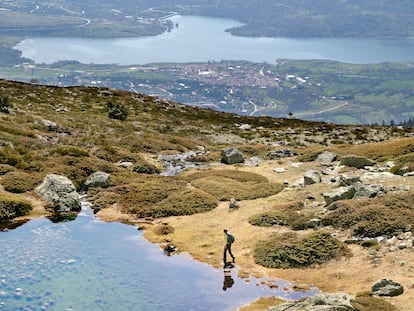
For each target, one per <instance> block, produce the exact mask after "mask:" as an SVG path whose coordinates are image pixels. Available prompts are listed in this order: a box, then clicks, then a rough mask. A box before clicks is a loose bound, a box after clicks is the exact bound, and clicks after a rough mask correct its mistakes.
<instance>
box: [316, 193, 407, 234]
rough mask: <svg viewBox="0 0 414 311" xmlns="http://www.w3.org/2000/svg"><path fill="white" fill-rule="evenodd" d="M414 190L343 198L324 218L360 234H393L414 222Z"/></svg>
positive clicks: (329, 223)
mask: <svg viewBox="0 0 414 311" xmlns="http://www.w3.org/2000/svg"><path fill="white" fill-rule="evenodd" d="M413 195H414V193H412V192H411V193H402V194H398V195H388V196H383V197H381V198H375V199H364V200H358V201H343V202H342V204H341V206H340V207H339V208H337V209H336V210H334V211H332V212H330V213H329V214H327V215H326V216H325V217H324V218H323V224H324V225H332V226H334V227H335V228H341V229H351V230H352V231H353V234H354V235H357V236H360V237H370V238H374V237H378V236H389V237H391V236H393V235H395V234H398V233H399V232H402V231H405V230H407V228H410V227H412V226H413V225H414V202H413V199H412V198H413Z"/></svg>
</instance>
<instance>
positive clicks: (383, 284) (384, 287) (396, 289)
mask: <svg viewBox="0 0 414 311" xmlns="http://www.w3.org/2000/svg"><path fill="white" fill-rule="evenodd" d="M371 291H372V293H373V294H374V295H377V296H390V297H392V296H398V295H401V294H402V293H403V292H404V287H403V286H402V285H401V284H400V283H397V282H395V281H392V280H388V279H381V280H379V281H377V282H375V283H374V285H372V288H371Z"/></svg>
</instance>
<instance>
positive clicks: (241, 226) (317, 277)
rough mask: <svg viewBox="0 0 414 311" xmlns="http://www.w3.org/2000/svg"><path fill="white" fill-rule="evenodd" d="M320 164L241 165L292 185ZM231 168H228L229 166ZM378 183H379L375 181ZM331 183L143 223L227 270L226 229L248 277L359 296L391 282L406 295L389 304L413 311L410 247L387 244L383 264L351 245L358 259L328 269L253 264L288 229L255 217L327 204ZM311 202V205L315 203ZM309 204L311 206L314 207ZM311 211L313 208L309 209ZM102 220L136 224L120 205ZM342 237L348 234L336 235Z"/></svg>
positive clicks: (401, 181)
mask: <svg viewBox="0 0 414 311" xmlns="http://www.w3.org/2000/svg"><path fill="white" fill-rule="evenodd" d="M318 165H319V164H317V163H306V164H302V165H297V164H295V163H294V162H288V161H284V162H282V163H281V162H280V161H279V162H276V161H268V162H262V163H261V164H260V166H259V167H247V166H246V167H242V168H240V167H239V168H238V169H243V170H246V171H252V172H256V173H259V174H262V175H264V176H266V177H268V178H269V179H270V180H272V181H279V182H283V181H288V182H289V185H291V184H292V183H293V182H294V181H296V180H298V179H299V178H302V176H303V173H304V172H305V171H306V170H308V169H310V168H320V167H318ZM275 167H285V168H286V169H287V172H285V173H275V172H274V168H275ZM226 168H228V167H226ZM373 182H374V181H373ZM375 182H381V183H383V184H388V185H391V184H392V185H394V186H400V187H405V186H407V185H410V186H411V187H412V188H413V189H414V177H406V178H403V177H401V178H396V179H393V180H392V181H390V180H382V181H375ZM332 187H333V186H332V185H326V184H317V185H311V186H306V187H302V188H299V189H288V190H284V191H283V192H281V193H279V194H278V195H275V196H272V197H268V198H265V199H257V200H251V201H241V202H239V204H240V208H239V209H238V210H236V211H229V209H228V203H227V202H222V203H220V205H219V206H218V207H217V208H216V209H214V210H212V211H210V212H208V213H202V214H196V215H192V216H180V217H169V218H164V219H160V220H156V221H155V222H154V224H153V225H149V224H146V225H144V226H142V225H141V227H143V228H144V229H146V230H145V237H146V238H147V239H148V240H149V241H151V242H154V243H159V244H160V246H161V247H164V246H165V245H166V244H173V245H174V246H177V247H178V249H179V250H180V251H183V252H188V253H189V254H190V255H191V256H192V257H193V258H194V259H195V260H199V261H202V262H205V263H208V264H210V265H212V266H214V267H221V266H222V264H223V263H222V252H223V228H227V229H228V230H229V231H230V232H232V233H233V234H234V235H235V236H236V242H235V244H234V246H233V253H234V255H235V256H236V265H237V267H238V269H239V275H240V276H242V277H248V276H250V275H253V276H256V277H269V278H281V279H285V280H288V281H290V282H292V283H294V285H298V286H306V285H313V286H316V287H318V288H320V289H321V291H323V292H328V293H334V292H343V293H347V294H350V295H352V296H355V295H356V294H357V293H358V292H363V291H369V290H370V289H371V286H372V284H373V283H374V282H375V281H377V280H379V279H382V278H388V279H392V280H394V281H397V282H399V283H401V284H402V285H403V286H404V290H405V292H404V294H403V295H401V296H398V297H394V298H388V301H390V302H391V303H393V304H394V305H395V306H397V307H398V310H401V311H409V310H413V306H414V250H413V249H405V250H398V251H396V252H389V251H388V248H386V247H385V246H383V247H381V250H380V251H379V255H378V256H377V257H381V259H382V260H381V262H380V263H374V262H373V259H372V257H371V256H370V254H369V250H367V249H364V248H362V247H360V246H356V245H351V246H350V248H351V250H352V253H353V256H352V257H351V258H349V259H342V260H339V261H332V262H329V263H327V264H325V265H323V266H319V267H315V268H308V269H284V270H281V269H266V268H264V267H262V266H259V265H257V264H255V263H254V258H253V247H254V245H255V243H256V242H257V241H258V240H260V239H262V238H265V237H266V236H268V235H269V233H270V232H283V231H285V230H287V229H286V228H283V227H273V228H260V227H256V226H252V225H250V224H249V223H248V218H249V216H250V215H252V214H256V213H258V212H260V211H265V210H266V209H268V208H269V207H271V206H273V205H276V204H280V203H284V202H292V201H298V200H299V201H302V202H305V203H309V202H308V200H307V197H308V196H309V195H312V196H313V197H314V198H315V200H314V201H318V202H323V198H322V195H321V193H322V192H324V191H327V190H328V189H329V188H332ZM314 201H312V202H314ZM309 205H310V204H307V206H309ZM307 208H311V207H307ZM98 216H99V217H101V218H102V219H104V220H108V221H119V220H121V221H125V220H128V219H129V220H130V221H137V220H135V219H133V218H132V217H130V216H129V217H127V216H126V215H123V214H122V213H120V211H119V209H117V208H116V207H113V208H108V209H104V210H102V211H100V212H99V213H98ZM160 224H169V225H171V226H172V227H174V229H175V230H174V232H173V233H172V234H169V235H167V236H158V235H156V234H155V233H154V231H153V230H152V229H153V227H154V226H156V225H160ZM337 234H338V237H341V236H343V235H344V233H341V232H337Z"/></svg>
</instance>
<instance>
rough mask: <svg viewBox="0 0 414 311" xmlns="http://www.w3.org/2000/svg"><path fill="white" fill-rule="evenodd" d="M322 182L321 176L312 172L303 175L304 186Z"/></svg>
mask: <svg viewBox="0 0 414 311" xmlns="http://www.w3.org/2000/svg"><path fill="white" fill-rule="evenodd" d="M321 181H322V178H321V174H320V173H319V172H317V171H314V170H309V171H306V172H305V174H304V175H303V182H304V183H305V185H312V184H318V183H320V182H321Z"/></svg>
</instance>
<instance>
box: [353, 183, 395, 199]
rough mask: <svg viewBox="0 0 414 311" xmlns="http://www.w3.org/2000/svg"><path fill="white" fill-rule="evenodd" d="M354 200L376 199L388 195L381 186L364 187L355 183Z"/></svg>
mask: <svg viewBox="0 0 414 311" xmlns="http://www.w3.org/2000/svg"><path fill="white" fill-rule="evenodd" d="M353 187H354V188H355V196H354V198H375V197H378V196H381V195H384V194H386V193H387V189H386V188H385V187H384V186H383V185H380V184H373V185H364V184H362V183H355V184H354V185H353Z"/></svg>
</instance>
